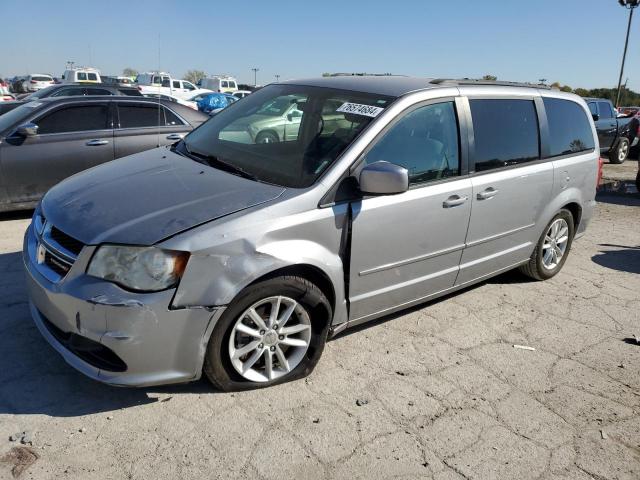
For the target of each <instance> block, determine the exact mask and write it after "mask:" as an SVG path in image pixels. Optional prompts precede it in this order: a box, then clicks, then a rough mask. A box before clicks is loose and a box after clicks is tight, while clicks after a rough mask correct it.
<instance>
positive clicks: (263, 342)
mask: <svg viewBox="0 0 640 480" xmlns="http://www.w3.org/2000/svg"><path fill="white" fill-rule="evenodd" d="M331 317H332V312H331V307H330V305H329V302H328V301H327V299H326V297H325V295H324V294H323V293H322V291H321V290H320V289H319V288H318V287H317V286H315V285H314V284H313V283H311V282H309V281H308V280H306V279H304V278H300V277H295V276H283V277H276V278H272V279H269V280H265V281H262V282H259V283H256V284H254V285H251V286H249V287H247V288H246V289H245V290H244V291H243V292H242V293H241V294H240V295H239V296H238V297H237V298H236V299H235V300H234V301H233V302H232V303H231V305H229V307H228V308H227V310H226V311H225V312H224V314H223V315H222V317H221V318H220V320H219V321H218V324H217V325H216V326H215V328H214V331H213V333H212V334H211V338H210V340H209V345H208V347H207V352H206V356H205V363H204V373H205V374H206V376H207V377H208V378H209V380H210V381H211V382H212V383H213V384H214V385H215V386H217V387H218V388H220V389H221V390H225V391H234V390H248V389H252V388H260V387H266V386H270V385H274V384H277V383H282V382H287V381H290V380H294V379H297V378H302V377H305V376H307V375H308V374H310V373H311V372H312V371H313V368H314V367H315V365H316V364H317V362H318V360H319V359H320V355H321V354H322V350H323V349H324V344H325V342H326V339H327V332H328V330H329V325H330V321H331Z"/></svg>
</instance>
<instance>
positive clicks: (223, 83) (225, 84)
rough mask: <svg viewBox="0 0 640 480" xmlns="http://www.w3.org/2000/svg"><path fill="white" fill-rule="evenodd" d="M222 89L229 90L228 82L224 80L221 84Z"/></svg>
mask: <svg viewBox="0 0 640 480" xmlns="http://www.w3.org/2000/svg"><path fill="white" fill-rule="evenodd" d="M221 85H222V88H229V82H227V81H226V80H225V81H223V82H222V84H221Z"/></svg>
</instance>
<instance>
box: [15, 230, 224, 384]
mask: <svg viewBox="0 0 640 480" xmlns="http://www.w3.org/2000/svg"><path fill="white" fill-rule="evenodd" d="M37 243H38V240H37V238H36V236H35V234H34V232H33V227H32V226H30V227H29V228H28V230H27V232H26V234H25V240H24V248H23V261H24V266H25V271H26V282H27V292H28V295H29V304H30V309H31V314H32V316H33V319H34V321H35V323H36V325H37V327H38V329H39V330H40V332H41V333H42V335H43V336H44V337H45V339H47V341H48V342H49V343H50V344H51V345H52V346H53V347H54V348H55V349H56V350H57V351H58V352H59V353H60V354H61V355H62V356H63V358H64V359H65V360H66V361H67V362H68V363H69V364H70V365H71V366H73V367H74V368H76V369H77V370H79V371H80V372H82V373H84V374H85V375H87V376H89V377H91V378H93V379H95V380H99V381H101V382H105V383H109V384H113V385H123V386H144V385H157V384H166V383H178V382H187V381H190V380H196V379H198V378H199V377H200V374H201V371H202V363H203V359H204V354H205V351H206V345H207V342H208V340H209V336H210V334H211V331H212V329H213V326H214V325H215V323H216V321H217V319H218V318H219V317H220V315H221V314H222V312H223V310H224V308H222V307H216V308H203V307H193V308H183V309H171V307H170V305H171V301H172V298H173V295H174V293H175V290H167V291H162V292H156V293H144V294H139V293H132V292H129V291H126V290H123V289H122V288H120V287H118V286H117V285H114V284H112V283H109V282H105V281H103V280H100V279H97V278H93V277H89V276H87V275H85V273H84V272H85V271H86V265H87V263H88V261H89V259H90V258H91V255H92V253H93V249H94V247H91V246H86V247H85V248H84V249H83V251H82V252H81V253H80V254H79V256H78V258H77V260H76V262H75V264H74V265H73V267H72V268H71V270H70V271H69V272H68V273H67V275H66V276H65V277H64V278H62V279H60V280H59V281H52V280H51V279H50V278H51V277H50V275H47V272H46V271H45V270H44V269H46V268H47V267H46V266H44V265H41V264H39V263H38V261H37V247H38V245H37Z"/></svg>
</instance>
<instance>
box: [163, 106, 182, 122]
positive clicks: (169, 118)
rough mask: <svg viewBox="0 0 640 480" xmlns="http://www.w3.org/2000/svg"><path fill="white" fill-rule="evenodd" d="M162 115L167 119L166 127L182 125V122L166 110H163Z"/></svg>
mask: <svg viewBox="0 0 640 480" xmlns="http://www.w3.org/2000/svg"><path fill="white" fill-rule="evenodd" d="M164 114H165V115H166V117H167V125H184V122H183V121H182V120H180V118H179V117H178V116H177V115H176V114H175V113H173V112H172V111H171V110H169V109H168V108H165V109H164Z"/></svg>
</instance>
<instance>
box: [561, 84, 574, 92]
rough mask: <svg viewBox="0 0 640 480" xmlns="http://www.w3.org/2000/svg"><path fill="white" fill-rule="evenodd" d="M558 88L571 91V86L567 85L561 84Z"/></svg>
mask: <svg viewBox="0 0 640 480" xmlns="http://www.w3.org/2000/svg"><path fill="white" fill-rule="evenodd" d="M560 90H562V91H563V92H568V93H571V92H573V88H571V87H570V86H569V85H563V86H561V87H560Z"/></svg>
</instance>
